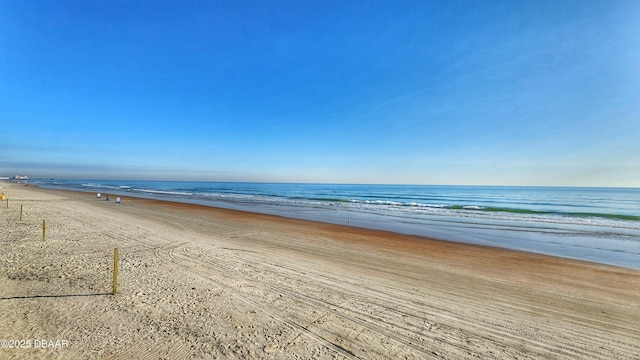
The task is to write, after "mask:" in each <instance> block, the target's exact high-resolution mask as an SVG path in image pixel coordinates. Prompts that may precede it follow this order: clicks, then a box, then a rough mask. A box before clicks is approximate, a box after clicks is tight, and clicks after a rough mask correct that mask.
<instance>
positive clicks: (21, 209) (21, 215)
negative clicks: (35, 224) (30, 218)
mask: <svg viewBox="0 0 640 360" xmlns="http://www.w3.org/2000/svg"><path fill="white" fill-rule="evenodd" d="M23 206H24V205H20V221H22V207H23Z"/></svg>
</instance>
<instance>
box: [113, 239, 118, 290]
mask: <svg viewBox="0 0 640 360" xmlns="http://www.w3.org/2000/svg"><path fill="white" fill-rule="evenodd" d="M117 292H118V248H115V249H114V250H113V295H115V294H116V293H117Z"/></svg>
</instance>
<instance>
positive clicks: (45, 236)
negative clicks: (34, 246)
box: [42, 220, 47, 241]
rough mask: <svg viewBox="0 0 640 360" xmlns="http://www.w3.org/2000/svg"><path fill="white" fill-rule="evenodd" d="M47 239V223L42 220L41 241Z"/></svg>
mask: <svg viewBox="0 0 640 360" xmlns="http://www.w3.org/2000/svg"><path fill="white" fill-rule="evenodd" d="M46 238H47V221H46V220H42V241H44V239H46Z"/></svg>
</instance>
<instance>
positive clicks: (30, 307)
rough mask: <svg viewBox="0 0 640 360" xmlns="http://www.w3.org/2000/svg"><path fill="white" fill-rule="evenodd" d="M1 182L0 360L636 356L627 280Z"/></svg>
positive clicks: (630, 277) (385, 237) (638, 297)
mask: <svg viewBox="0 0 640 360" xmlns="http://www.w3.org/2000/svg"><path fill="white" fill-rule="evenodd" d="M0 186H2V189H1V191H2V192H4V193H5V195H6V196H7V199H8V204H7V201H3V202H0V257H1V259H2V261H1V262H0V284H1V287H0V339H2V348H1V349H0V358H2V359H33V358H41V359H62V358H64V359H88V358H96V359H103V358H105V359H192V358H193V359H336V358H337V359H343V358H346V359H352V358H358V359H405V358H406V359H468V358H481V359H524V358H526V359H584V358H589V359H640V325H639V324H640V271H638V270H632V269H626V268H620V267H614V266H608V265H600V264H595V263H588V262H581V261H575V260H567V259H562V258H555V257H550V256H542V255H536V254H530V253H524V252H517V251H511V250H504V249H496V248H489V247H481V246H473V245H464V244H458V243H453V242H446V241H437V240H431V239H426V238H422V237H417V236H408V235H399V234H395V233H390V232H383V231H373V230H366V229H361V228H354V227H348V226H340V225H330V224H324V223H316V222H309V221H302V220H292V219H286V218H281V217H276V216H268V215H260V214H252V213H245V212H238V211H232V210H223V209H216V208H209V207H203V206H197V205H187V204H179V203H170V202H161V201H152V200H144V199H136V198H130V197H122V203H121V204H116V203H115V196H112V197H111V201H109V202H107V201H104V197H103V198H102V199H97V198H96V195H95V194H90V193H77V192H66V191H53V190H44V189H38V188H34V187H24V186H22V185H19V184H14V183H9V182H0ZM21 208H22V220H20V216H21ZM43 220H46V234H45V235H46V238H45V240H43V231H42V225H43ZM114 248H118V250H119V278H118V289H117V290H118V293H117V294H116V295H113V294H112V270H113V252H114ZM5 340H6V342H5ZM13 340H18V341H13ZM20 340H22V341H20ZM45 344H46V345H45ZM27 345H29V346H27ZM20 346H22V347H25V348H19V347H20ZM16 347H18V348H16Z"/></svg>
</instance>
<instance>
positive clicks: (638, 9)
mask: <svg viewBox="0 0 640 360" xmlns="http://www.w3.org/2000/svg"><path fill="white" fill-rule="evenodd" d="M638 19H640V2H637V1H441V2H440V1H415V2H414V1H335V2H334V1H255V2H252V1H246V2H240V1H189V2H182V1H171V2H169V1H137V2H129V1H123V2H119V1H0V175H7V176H12V175H15V174H23V173H24V174H28V175H31V176H44V177H57V178H82V179H165V180H211V181H284V182H337V183H413V184H490V185H575V186H636V187H639V186H640V35H639V34H640V21H638Z"/></svg>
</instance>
